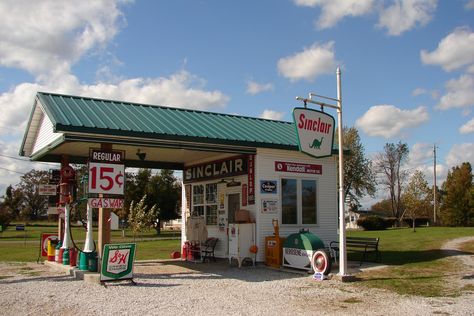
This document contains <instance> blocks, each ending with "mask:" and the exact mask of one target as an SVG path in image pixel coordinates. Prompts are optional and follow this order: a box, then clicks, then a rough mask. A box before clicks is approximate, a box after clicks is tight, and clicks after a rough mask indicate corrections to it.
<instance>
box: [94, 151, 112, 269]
mask: <svg viewBox="0 0 474 316" xmlns="http://www.w3.org/2000/svg"><path fill="white" fill-rule="evenodd" d="M100 149H101V150H104V151H111V150H112V144H101V146H100ZM99 197H103V196H102V194H99ZM98 230H99V236H98V237H99V238H98V247H97V254H98V256H99V261H98V267H99V272H100V268H101V264H100V263H101V261H102V251H103V249H104V245H105V244H108V243H110V209H106V208H102V207H101V208H99V228H98Z"/></svg>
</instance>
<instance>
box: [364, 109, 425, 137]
mask: <svg viewBox="0 0 474 316" xmlns="http://www.w3.org/2000/svg"><path fill="white" fill-rule="evenodd" d="M428 119H429V115H428V111H427V110H426V108H425V107H423V106H421V107H418V108H416V109H413V110H402V109H399V108H397V107H395V106H393V105H376V106H372V107H371V108H370V109H369V110H368V111H367V112H366V113H365V114H364V115H363V116H362V117H360V118H359V119H357V121H356V124H355V126H356V127H357V128H360V129H362V130H363V131H364V133H366V134H367V135H369V136H381V137H384V138H391V137H395V136H403V135H405V132H406V129H408V128H412V127H416V126H419V125H421V124H423V123H424V122H426V121H428Z"/></svg>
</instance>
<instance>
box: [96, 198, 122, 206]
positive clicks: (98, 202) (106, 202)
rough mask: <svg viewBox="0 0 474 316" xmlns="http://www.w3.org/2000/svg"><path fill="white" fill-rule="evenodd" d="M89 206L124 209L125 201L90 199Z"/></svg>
mask: <svg viewBox="0 0 474 316" xmlns="http://www.w3.org/2000/svg"><path fill="white" fill-rule="evenodd" d="M88 202H89V205H90V207H92V208H123V205H124V200H123V199H109V198H90V199H88Z"/></svg>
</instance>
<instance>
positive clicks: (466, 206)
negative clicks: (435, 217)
mask: <svg viewBox="0 0 474 316" xmlns="http://www.w3.org/2000/svg"><path fill="white" fill-rule="evenodd" d="M472 180H473V177H472V168H471V164H470V163H468V162H464V163H462V164H461V166H456V167H453V169H452V170H450V171H449V172H448V176H447V178H446V181H445V182H444V183H443V191H444V192H445V196H444V198H443V203H442V205H441V218H442V221H443V223H444V224H445V225H448V226H473V225H474V207H473V204H474V193H473V192H474V188H473V184H472Z"/></svg>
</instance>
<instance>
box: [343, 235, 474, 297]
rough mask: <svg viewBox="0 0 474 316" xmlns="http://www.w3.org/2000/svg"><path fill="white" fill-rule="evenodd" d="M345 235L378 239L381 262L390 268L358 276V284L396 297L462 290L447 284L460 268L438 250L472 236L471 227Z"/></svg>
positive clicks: (433, 294)
mask: <svg viewBox="0 0 474 316" xmlns="http://www.w3.org/2000/svg"><path fill="white" fill-rule="evenodd" d="M347 235H348V236H360V237H379V238H380V244H379V249H380V251H381V253H382V263H383V264H386V265H389V266H390V267H389V268H387V269H383V270H375V271H370V272H364V273H362V274H360V275H358V277H359V278H360V281H361V282H360V283H361V284H363V285H367V286H370V287H375V288H384V289H389V290H392V291H395V292H397V293H399V294H410V295H420V296H429V297H432V296H456V295H459V294H461V290H459V289H456V288H453V287H451V286H450V285H449V284H450V282H446V281H447V280H449V279H451V278H456V277H458V275H457V274H458V273H459V272H458V271H459V269H462V267H461V266H460V264H459V263H457V262H453V260H451V259H450V256H452V255H453V254H448V253H447V252H443V251H441V250H440V247H441V246H442V245H443V244H444V243H445V242H447V241H449V240H451V239H455V238H460V237H465V236H474V228H473V227H469V228H463V227H459V228H454V227H423V228H417V229H416V232H413V231H412V230H411V228H410V229H409V228H406V229H405V228H404V229H390V230H386V231H348V233H347ZM463 251H464V252H463ZM463 251H460V252H457V253H454V255H456V254H466V249H465V248H463ZM467 253H469V252H467ZM348 257H349V259H351V258H352V259H356V258H360V254H349V256H348Z"/></svg>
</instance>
